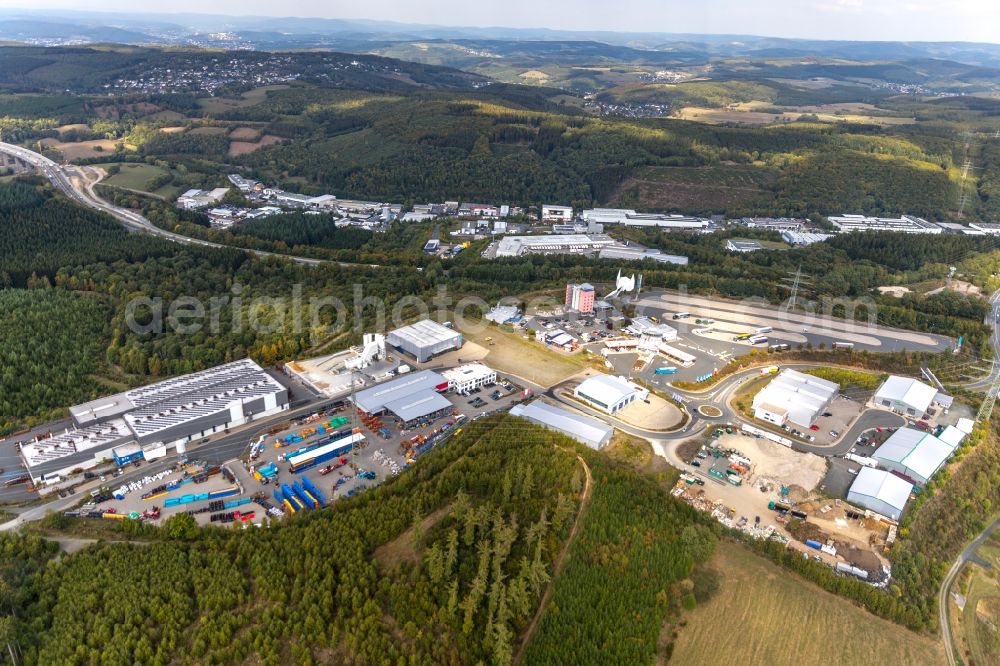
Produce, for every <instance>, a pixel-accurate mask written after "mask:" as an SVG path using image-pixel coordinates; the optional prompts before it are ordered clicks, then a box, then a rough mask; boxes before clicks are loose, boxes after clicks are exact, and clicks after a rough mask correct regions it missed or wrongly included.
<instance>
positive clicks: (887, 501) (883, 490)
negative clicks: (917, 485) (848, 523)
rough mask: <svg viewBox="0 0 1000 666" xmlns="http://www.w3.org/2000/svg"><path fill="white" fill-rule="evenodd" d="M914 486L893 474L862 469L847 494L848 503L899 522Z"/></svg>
mask: <svg viewBox="0 0 1000 666" xmlns="http://www.w3.org/2000/svg"><path fill="white" fill-rule="evenodd" d="M912 491H913V485H912V484H910V483H907V482H906V481H904V480H903V479H901V478H899V477H898V476H896V475H895V474H892V473H891V472H887V471H885V470H882V469H872V468H871V467H862V468H861V470H860V471H859V472H858V476H857V478H856V479H854V483H852V484H851V489H850V490H849V491H848V492H847V501H848V502H850V503H851V504H855V505H857V506H860V507H864V508H866V509H869V510H871V511H874V512H875V513H877V514H880V515H883V516H885V517H887V518H891V519H893V520H899V517H900V516H901V515H902V514H903V509H904V508H905V507H906V502H907V501H908V500H909V499H910V493H911V492H912Z"/></svg>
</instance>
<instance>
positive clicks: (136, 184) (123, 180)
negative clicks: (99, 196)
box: [104, 162, 180, 199]
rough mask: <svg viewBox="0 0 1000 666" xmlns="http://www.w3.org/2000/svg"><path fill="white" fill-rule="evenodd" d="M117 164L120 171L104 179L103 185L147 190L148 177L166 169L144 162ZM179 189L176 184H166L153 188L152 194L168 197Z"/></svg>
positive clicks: (150, 177) (161, 172)
mask: <svg viewBox="0 0 1000 666" xmlns="http://www.w3.org/2000/svg"><path fill="white" fill-rule="evenodd" d="M104 166H111V165H104ZM119 166H120V167H121V171H119V172H118V173H117V174H115V175H114V176H111V177H110V178H108V179H107V180H106V181H104V184H105V185H111V186H112V187H122V188H125V189H128V190H139V191H140V192H148V191H149V190H147V189H146V183H148V182H149V181H150V179H152V178H155V177H157V176H161V175H163V174H164V173H166V169H164V168H163V167H158V166H155V165H153V164H145V163H143V162H139V163H135V162H122V163H120V164H119ZM179 189H180V188H178V187H177V186H174V185H167V186H166V187H161V188H159V189H157V190H155V191H154V192H153V194H158V195H160V196H162V197H165V198H167V199H170V198H173V197H174V196H176V195H177V192H178V191H179Z"/></svg>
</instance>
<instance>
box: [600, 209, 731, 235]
mask: <svg viewBox="0 0 1000 666" xmlns="http://www.w3.org/2000/svg"><path fill="white" fill-rule="evenodd" d="M581 216H582V217H583V219H584V220H585V221H586V222H593V223H596V224H617V225H621V226H626V227H660V228H663V229H679V230H686V231H690V230H704V229H707V228H708V226H709V225H710V224H711V223H712V222H711V220H706V219H702V218H698V217H688V216H685V215H661V214H657V213H637V212H635V211H634V210H632V209H630V208H588V209H587V210H584V211H583V213H582V214H581Z"/></svg>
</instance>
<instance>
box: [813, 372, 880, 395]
mask: <svg viewBox="0 0 1000 666" xmlns="http://www.w3.org/2000/svg"><path fill="white" fill-rule="evenodd" d="M804 372H805V374H807V375H812V376H813V377H819V378H820V379H825V380H827V381H831V382H835V383H837V384H840V390H841V391H843V390H844V389H861V390H864V391H872V392H874V391H875V389H877V388H878V387H879V386H880V385H881V384H882V381H883V380H884V379H885V375H881V374H876V373H872V372H863V371H861V370H845V369H844V368H815V369H813V370H805V371H804Z"/></svg>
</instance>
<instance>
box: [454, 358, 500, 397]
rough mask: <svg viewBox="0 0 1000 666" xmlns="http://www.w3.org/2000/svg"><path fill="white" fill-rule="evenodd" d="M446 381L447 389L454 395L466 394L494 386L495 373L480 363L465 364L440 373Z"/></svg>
mask: <svg viewBox="0 0 1000 666" xmlns="http://www.w3.org/2000/svg"><path fill="white" fill-rule="evenodd" d="M441 376H443V377H444V378H445V379H447V380H448V388H450V389H451V390H453V391H455V392H456V393H462V394H465V393H468V392H469V391H471V390H473V389H477V388H479V387H481V386H486V385H488V384H495V383H496V381H497V372H496V370H493V369H491V368H489V367H487V366H485V365H483V364H482V363H467V364H465V365H460V366H458V367H457V368H452V369H450V370H444V371H443V372H442V373H441Z"/></svg>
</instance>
